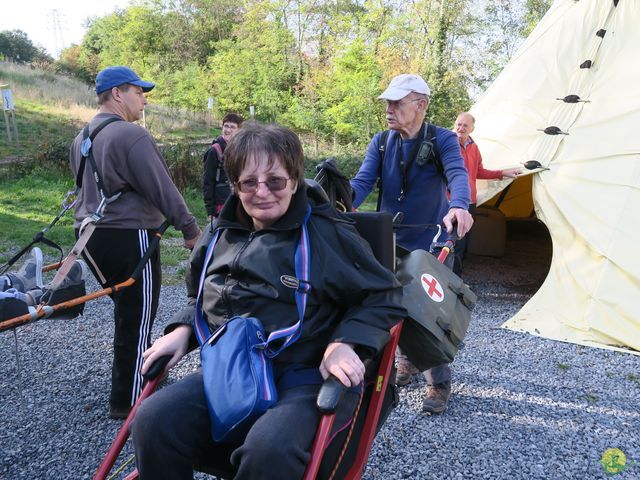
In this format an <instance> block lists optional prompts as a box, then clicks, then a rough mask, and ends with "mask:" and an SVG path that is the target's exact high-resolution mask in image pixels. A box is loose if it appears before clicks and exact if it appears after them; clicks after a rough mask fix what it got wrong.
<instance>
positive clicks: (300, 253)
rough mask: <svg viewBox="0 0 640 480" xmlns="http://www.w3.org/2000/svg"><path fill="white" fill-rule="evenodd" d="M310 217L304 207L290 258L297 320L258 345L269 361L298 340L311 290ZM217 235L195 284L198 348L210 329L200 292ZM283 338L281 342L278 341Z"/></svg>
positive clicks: (213, 239)
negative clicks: (299, 230) (297, 238)
mask: <svg viewBox="0 0 640 480" xmlns="http://www.w3.org/2000/svg"><path fill="white" fill-rule="evenodd" d="M310 216H311V205H309V206H308V208H307V214H306V215H305V218H304V221H303V222H302V228H301V232H300V241H299V242H298V245H297V246H296V253H295V257H294V263H295V270H296V278H297V279H298V287H297V288H296V291H295V297H296V305H297V307H298V321H297V322H296V323H294V324H293V325H291V326H290V327H286V328H282V329H280V330H275V331H273V332H271V333H270V334H269V337H268V338H267V340H266V341H265V342H264V343H263V344H262V345H260V347H261V348H263V349H264V351H265V355H266V356H267V357H269V358H273V357H275V356H277V355H278V354H279V353H280V352H282V351H283V350H284V349H285V348H287V347H288V346H290V345H291V344H293V343H294V342H295V341H296V340H298V338H299V337H300V333H301V332H302V321H303V319H304V312H305V310H306V308H307V295H308V294H309V292H310V291H311V284H310V283H309V277H310V274H311V244H310V241H309V230H308V228H307V222H308V221H309V217H310ZM219 236H220V230H216V231H215V233H214V235H213V238H212V239H211V242H210V243H209V246H208V247H207V253H206V255H205V259H204V262H203V265H202V271H201V272H200V282H199V285H198V297H197V300H196V315H195V322H194V327H195V328H194V331H195V334H196V339H197V340H198V344H199V345H200V346H202V345H204V343H205V342H206V341H207V339H208V338H209V337H210V336H211V334H212V333H213V332H211V328H209V323H208V322H207V321H206V319H205V318H204V315H203V312H202V292H203V290H204V280H205V277H206V271H207V267H208V266H209V263H210V262H211V259H212V258H213V250H214V247H215V245H216V243H217V242H218V238H219ZM282 339H284V341H282ZM275 342H281V344H280V346H279V347H277V348H273V347H272V346H271V345H272V344H274V343H275Z"/></svg>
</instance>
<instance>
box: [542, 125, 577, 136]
mask: <svg viewBox="0 0 640 480" xmlns="http://www.w3.org/2000/svg"><path fill="white" fill-rule="evenodd" d="M538 130H539V131H541V132H544V133H546V134H547V135H569V134H568V133H567V132H563V131H562V130H560V128H559V127H547V128H545V129H544V130H541V129H538Z"/></svg>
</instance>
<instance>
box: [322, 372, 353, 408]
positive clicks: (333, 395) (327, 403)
mask: <svg viewBox="0 0 640 480" xmlns="http://www.w3.org/2000/svg"><path fill="white" fill-rule="evenodd" d="M346 391H347V387H345V386H344V385H343V384H342V382H341V381H340V380H338V378H337V377H335V376H334V375H331V376H330V377H329V378H327V379H326V380H325V381H324V383H323V384H322V387H320V392H319V393H318V399H317V401H316V404H317V406H318V410H320V413H321V414H322V415H327V414H331V413H334V412H335V411H336V408H338V404H339V403H340V400H341V399H342V396H343V395H344V392H346Z"/></svg>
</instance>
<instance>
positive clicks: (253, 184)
mask: <svg viewBox="0 0 640 480" xmlns="http://www.w3.org/2000/svg"><path fill="white" fill-rule="evenodd" d="M288 180H290V179H289V178H285V177H269V178H267V179H266V180H265V181H264V182H259V181H258V180H256V179H255V178H249V179H248V180H242V181H241V182H236V185H237V186H238V190H240V191H241V192H242V193H255V192H257V191H258V186H259V185H260V184H261V183H264V184H265V186H266V187H267V188H268V189H269V190H270V191H272V192H279V191H280V190H284V189H285V188H286V186H287V181H288Z"/></svg>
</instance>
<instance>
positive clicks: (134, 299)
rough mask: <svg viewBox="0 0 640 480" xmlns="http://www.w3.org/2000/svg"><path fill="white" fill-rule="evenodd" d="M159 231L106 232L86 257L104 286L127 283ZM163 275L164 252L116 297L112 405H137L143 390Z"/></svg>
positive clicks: (102, 230)
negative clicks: (145, 355)
mask: <svg viewBox="0 0 640 480" xmlns="http://www.w3.org/2000/svg"><path fill="white" fill-rule="evenodd" d="M153 234H154V230H145V229H140V230H134V229H115V228H100V229H96V230H95V231H94V232H93V235H92V236H91V238H90V239H89V242H88V243H87V247H86V249H85V251H84V253H83V257H84V259H85V260H86V261H87V264H88V265H89V268H90V269H91V271H92V272H93V274H94V276H95V277H96V279H97V280H98V281H99V282H100V284H101V285H102V287H103V288H104V287H109V286H112V285H115V284H117V283H120V282H123V281H125V280H127V279H128V278H129V277H130V276H131V274H132V273H133V270H134V269H135V268H136V266H137V265H138V263H139V262H140V259H141V258H142V256H143V255H144V254H145V252H146V251H147V249H148V247H149V241H150V239H151V237H152V235H153ZM161 275H162V271H161V268H160V251H159V249H158V250H156V251H155V252H154V254H153V255H152V256H151V258H150V260H149V261H148V262H147V264H146V265H145V267H144V269H143V270H142V274H141V275H140V278H139V279H138V280H137V281H136V282H135V283H134V284H133V285H131V286H129V287H127V288H125V289H123V290H122V291H120V292H117V293H115V294H114V295H112V296H111V299H112V300H113V303H114V308H113V317H114V320H115V332H114V336H113V366H112V370H111V395H110V397H109V403H110V404H111V406H112V407H116V408H126V407H129V406H130V405H133V404H134V403H135V401H136V400H137V398H138V396H139V395H140V392H141V390H142V382H143V378H142V375H141V374H140V368H141V367H142V352H144V351H145V350H146V349H147V348H149V346H150V345H151V339H150V334H151V327H152V326H153V320H154V318H155V316H156V311H157V309H158V299H159V297H160V284H161Z"/></svg>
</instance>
